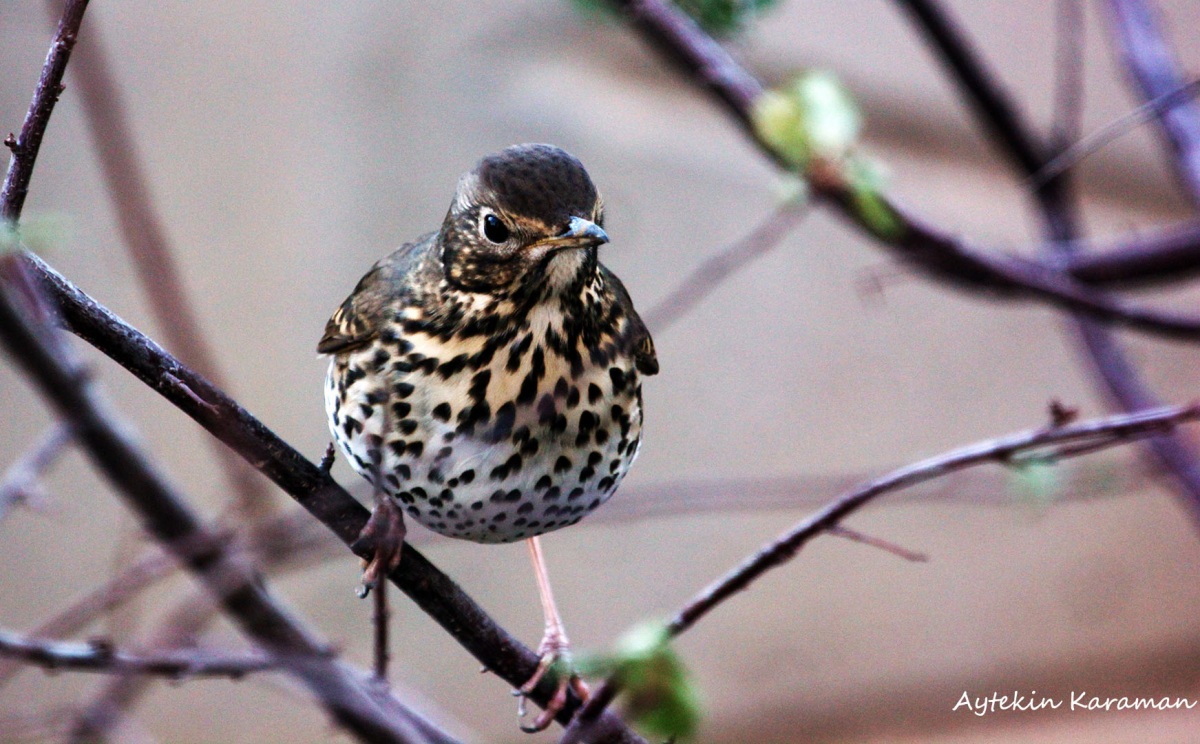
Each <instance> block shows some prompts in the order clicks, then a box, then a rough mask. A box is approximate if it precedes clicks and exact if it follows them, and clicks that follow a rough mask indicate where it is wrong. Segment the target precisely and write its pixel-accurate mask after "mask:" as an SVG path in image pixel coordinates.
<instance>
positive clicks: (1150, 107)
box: [1029, 80, 1200, 188]
mask: <svg viewBox="0 0 1200 744" xmlns="http://www.w3.org/2000/svg"><path fill="white" fill-rule="evenodd" d="M1198 94H1200V80H1192V81H1191V82H1188V83H1185V84H1183V85H1182V86H1180V87H1178V88H1176V89H1175V90H1172V91H1168V92H1167V93H1164V94H1162V95H1161V96H1159V97H1158V98H1155V99H1153V100H1150V101H1147V102H1146V103H1143V104H1142V105H1140V106H1138V107H1137V108H1135V109H1133V110H1132V111H1130V112H1129V113H1127V114H1124V115H1122V116H1119V117H1117V118H1116V119H1114V120H1112V121H1111V122H1109V123H1108V124H1105V125H1104V126H1102V127H1100V128H1099V129H1097V130H1095V131H1093V132H1090V133H1089V134H1088V135H1087V136H1086V137H1083V138H1082V139H1078V140H1076V141H1075V142H1074V144H1072V145H1071V146H1070V147H1067V148H1066V149H1064V150H1063V151H1062V152H1060V153H1059V154H1058V155H1055V156H1054V157H1053V158H1052V159H1051V160H1050V161H1049V162H1047V163H1046V164H1045V165H1043V166H1042V167H1041V168H1040V169H1038V172H1037V173H1034V174H1033V175H1032V176H1030V177H1029V184H1030V185H1031V186H1033V187H1034V188H1038V187H1040V186H1042V185H1043V184H1045V183H1047V182H1048V181H1051V180H1053V179H1055V178H1058V177H1059V176H1061V175H1063V174H1064V173H1066V172H1067V170H1068V169H1070V168H1074V167H1075V166H1076V165H1078V164H1079V162H1080V161H1081V160H1083V159H1084V158H1086V157H1088V156H1089V155H1091V154H1093V153H1095V152H1098V151H1099V150H1102V149H1104V148H1105V147H1107V146H1108V145H1109V144H1111V143H1112V142H1114V141H1115V140H1117V139H1119V138H1120V137H1122V136H1124V135H1125V134H1128V133H1129V132H1132V131H1133V130H1135V129H1137V128H1138V127H1140V126H1141V125H1143V124H1145V123H1146V122H1148V121H1150V120H1152V119H1154V117H1156V116H1161V115H1162V114H1163V113H1164V112H1166V111H1169V110H1170V109H1171V108H1172V107H1174V106H1178V105H1180V104H1183V103H1186V102H1188V101H1190V100H1192V99H1193V98H1195V97H1196V96H1197V95H1198Z"/></svg>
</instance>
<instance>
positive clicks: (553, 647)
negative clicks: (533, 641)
mask: <svg viewBox="0 0 1200 744" xmlns="http://www.w3.org/2000/svg"><path fill="white" fill-rule="evenodd" d="M540 652H541V655H542V657H541V659H540V660H539V661H538V666H537V669H536V670H535V671H534V673H533V676H532V677H530V678H529V681H528V682H526V683H525V684H523V685H521V688H520V689H518V690H513V695H515V696H517V697H518V698H519V700H518V702H517V717H518V718H524V717H525V714H526V713H527V710H526V705H525V702H526V700H527V699H528V698H529V696H530V695H531V694H533V691H534V689H536V688H537V686H538V683H539V682H541V681H542V678H543V677H545V676H546V674H547V673H549V672H550V671H551V670H553V672H554V674H555V675H556V676H557V678H558V679H557V684H556V685H555V687H554V694H553V695H552V696H551V697H550V700H549V701H547V702H546V707H545V708H544V709H543V710H542V712H541V713H539V714H538V717H537V718H535V719H534V720H533V723H531V724H525V723H521V724H520V726H521V730H522V731H524V732H525V733H527V734H534V733H537V732H538V731H545V730H546V729H547V728H549V726H550V724H551V723H553V722H554V719H555V717H556V716H558V714H559V713H560V712H561V711H562V709H563V708H564V707H566V704H567V693H568V691H572V692H574V693H575V694H576V695H577V696H578V697H579V699H580V700H581V701H583V702H587V699H588V698H589V697H590V696H591V691H590V690H588V686H587V685H586V684H585V683H584V681H583V680H582V679H580V678H579V675H578V674H576V673H575V669H574V667H573V666H572V664H571V654H570V652H569V650H568V648H567V646H566V645H565V644H560V643H556V642H555V641H554V639H552V638H547V639H546V640H544V641H542V647H541V649H540Z"/></svg>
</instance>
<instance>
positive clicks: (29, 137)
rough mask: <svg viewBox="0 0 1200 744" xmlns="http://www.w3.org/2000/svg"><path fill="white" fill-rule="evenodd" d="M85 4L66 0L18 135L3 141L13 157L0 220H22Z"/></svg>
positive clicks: (1, 194) (2, 189) (1, 198)
mask: <svg viewBox="0 0 1200 744" xmlns="http://www.w3.org/2000/svg"><path fill="white" fill-rule="evenodd" d="M87 4H88V0H68V2H67V4H66V7H65V8H64V9H63V12H62V17H61V19H60V20H59V22H58V29H57V31H56V32H55V34H54V41H53V42H51V44H50V52H49V54H47V55H46V63H45V64H44V65H43V66H42V75H41V77H40V78H39V79H38V83H37V87H36V88H35V89H34V91H33V102H32V103H30V104H29V113H28V114H26V115H25V123H24V124H23V125H22V126H21V134H20V135H19V136H18V137H16V138H15V139H13V138H11V136H10V138H9V139H8V140H6V141H5V144H7V145H8V148H9V149H10V150H12V159H11V160H10V161H9V164H8V173H7V174H6V175H5V178H4V186H3V187H0V222H8V223H16V222H17V221H18V220H19V219H21V210H22V209H23V208H24V206H25V196H26V195H27V194H28V193H29V180H30V179H31V178H33V165H34V163H35V162H37V156H38V150H40V149H41V146H42V136H43V135H44V134H45V133H46V125H47V124H49V123H50V114H51V113H52V112H53V111H54V104H56V103H58V97H59V95H61V94H62V92H63V84H62V80H63V75H64V74H65V73H66V71H67V62H68V60H70V58H71V48H72V47H74V46H75V38H76V36H77V35H78V34H79V25H80V24H81V23H83V13H84V11H85V10H87Z"/></svg>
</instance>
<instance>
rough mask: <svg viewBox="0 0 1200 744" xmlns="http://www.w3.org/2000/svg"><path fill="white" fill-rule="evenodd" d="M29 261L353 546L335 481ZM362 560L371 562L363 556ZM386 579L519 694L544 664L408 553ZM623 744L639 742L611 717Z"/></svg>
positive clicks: (356, 527) (129, 362)
mask: <svg viewBox="0 0 1200 744" xmlns="http://www.w3.org/2000/svg"><path fill="white" fill-rule="evenodd" d="M24 260H25V263H26V265H27V266H28V267H29V268H30V270H31V271H32V272H33V273H34V274H35V275H36V276H37V278H38V280H39V282H40V285H41V287H42V288H43V289H44V291H45V292H46V294H47V296H49V297H51V298H52V299H53V300H54V301H55V302H56V303H57V305H58V310H59V311H60V313H61V314H62V319H63V321H64V322H66V324H67V326H68V327H69V328H70V330H71V331H73V332H74V333H75V334H77V335H78V336H80V337H81V338H83V339H84V340H86V341H87V342H88V343H90V344H92V345H93V346H95V347H96V348H97V349H99V350H100V351H101V352H102V353H104V354H106V355H108V356H109V357H110V358H112V359H113V360H114V361H116V362H117V363H118V364H120V365H121V366H123V367H125V368H126V369H128V370H129V371H130V372H132V373H133V374H134V375H135V376H137V377H138V378H139V379H141V380H142V381H143V382H145V383H146V384H147V385H148V386H149V387H150V388H151V389H152V390H155V391H156V392H158V393H159V394H160V395H162V396H164V397H165V398H166V399H167V400H169V401H170V402H171V403H173V404H174V405H175V406H177V407H178V408H179V409H180V410H182V411H183V412H184V413H186V414H187V415H188V416H191V417H192V418H193V419H194V420H195V421H196V422H197V423H199V424H200V425H201V426H203V427H204V428H206V429H208V430H209V431H210V432H211V433H212V434H213V435H214V436H216V437H217V438H218V439H220V440H221V441H222V442H224V443H225V444H226V445H228V446H229V447H230V448H232V449H233V450H234V451H235V452H237V453H238V455H239V456H241V457H242V458H243V459H245V460H246V461H247V462H249V463H250V464H251V465H253V466H254V467H255V468H256V469H257V470H258V471H259V472H261V473H263V474H264V475H266V476H267V477H268V478H270V479H271V480H273V481H274V482H275V483H276V484H277V485H279V487H280V488H282V489H283V490H284V491H286V492H287V493H288V494H290V495H291V496H292V497H293V498H294V499H295V500H296V501H297V502H298V503H299V504H300V505H301V506H303V507H304V508H305V509H306V510H307V511H308V512H309V513H310V514H312V515H313V516H314V517H316V518H317V519H318V520H320V521H321V522H322V523H323V524H324V525H325V526H326V527H328V528H329V529H330V530H332V531H333V532H334V534H335V535H336V536H337V537H338V539H340V540H341V541H342V542H343V543H345V544H346V545H351V544H352V543H354V542H355V541H356V540H357V538H358V536H359V534H360V533H361V532H362V528H363V526H364V525H365V524H366V522H367V518H368V513H367V510H366V509H365V508H363V507H362V505H360V504H359V503H358V502H357V501H355V500H354V498H353V497H351V496H350V494H348V493H346V491H345V490H344V489H343V488H341V487H340V486H339V485H338V484H337V483H335V482H334V481H333V480H332V478H330V477H329V474H328V473H325V472H322V471H320V470H319V469H318V468H317V466H316V465H314V464H313V463H311V462H309V461H308V460H306V459H305V458H304V457H303V456H302V455H301V454H300V453H299V452H297V451H296V450H295V449H293V448H292V447H290V446H289V445H288V444H287V443H286V442H284V441H283V440H281V439H280V438H279V437H278V436H277V435H276V434H275V433H274V432H272V431H271V430H270V429H268V428H267V427H266V426H264V425H263V424H262V422H260V421H259V420H258V419H256V418H254V417H253V416H251V415H250V413H248V412H247V411H246V410H245V409H244V408H242V407H241V406H240V405H238V404H237V403H236V402H235V401H234V400H233V399H231V398H230V397H229V396H228V395H226V394H225V393H224V392H222V391H221V390H220V389H218V388H217V387H216V386H214V385H213V384H212V383H211V382H209V381H208V380H206V379H204V378H203V377H202V376H200V375H198V374H196V373H195V372H194V371H192V370H191V369H189V368H188V367H186V366H185V365H183V364H182V363H181V362H179V360H177V359H175V358H174V357H172V356H171V355H170V354H168V353H167V352H166V351H164V350H163V349H162V347H160V346H159V345H158V344H156V343H155V342H154V341H153V340H152V339H150V338H148V337H147V336H145V335H144V334H142V333H140V332H139V331H137V330H136V329H134V328H133V327H131V326H130V325H128V324H127V323H125V322H124V321H123V320H121V319H120V318H118V317H117V316H116V315H114V314H113V313H112V312H111V311H110V310H108V309H107V308H105V307H103V306H102V305H100V304H99V303H97V302H96V301H95V300H93V299H92V298H91V297H88V296H87V295H86V294H85V293H84V292H82V291H81V290H80V289H79V288H78V287H76V286H75V285H74V284H72V283H71V282H70V281H68V280H67V279H65V278H64V277H63V276H62V275H61V274H58V273H57V272H56V271H54V270H53V269H52V268H50V267H49V266H48V265H47V264H46V263H45V262H44V261H42V260H41V259H39V258H38V257H37V256H34V255H32V254H25V255H24ZM359 557H362V558H367V557H370V556H368V555H366V554H365V553H364V554H362V555H360V556H359ZM389 578H390V579H391V580H392V582H393V583H395V584H396V585H397V586H398V587H399V588H400V589H401V591H403V592H404V593H405V594H407V595H408V596H409V598H411V599H412V600H413V601H414V602H416V603H417V605H418V606H420V607H421V609H422V610H423V611H424V612H425V613H426V614H428V615H429V616H430V617H431V618H433V619H434V620H435V621H436V622H437V623H438V624H440V625H441V626H442V627H443V628H444V629H445V630H446V631H447V632H448V633H450V635H451V636H452V637H454V639H455V640H457V641H458V642H459V643H460V644H461V645H462V646H463V647H464V648H465V649H466V650H467V651H469V652H470V653H471V654H472V655H473V656H475V658H476V659H478V660H479V661H480V662H481V663H483V665H484V666H485V667H487V668H488V669H490V670H491V671H494V672H495V673H496V674H497V675H498V676H499V677H500V678H502V679H504V680H505V681H507V682H508V683H509V684H511V685H513V686H514V687H519V686H520V685H521V684H522V683H524V682H525V680H528V679H529V678H530V677H531V676H533V672H534V670H535V669H536V668H537V664H538V656H537V655H536V654H535V653H534V652H533V651H531V650H530V649H529V648H528V647H526V646H525V645H524V644H522V643H521V642H520V641H518V640H517V639H516V638H514V637H513V636H512V635H510V634H509V633H508V632H507V631H506V630H504V629H503V628H501V627H500V626H499V625H497V624H496V622H495V621H494V620H492V619H491V618H490V617H489V616H488V615H487V613H485V612H484V611H483V609H482V608H480V607H479V606H478V605H477V604H476V603H475V602H474V601H473V600H472V599H471V598H470V597H469V596H467V594H466V593H465V592H463V591H462V589H461V588H460V587H459V586H458V585H457V584H455V583H454V582H453V581H452V580H451V579H450V578H449V577H447V576H446V575H445V574H444V573H442V572H441V571H439V570H438V569H437V568H436V567H435V566H433V564H431V563H430V562H429V561H428V559H426V558H425V557H424V556H423V555H421V553H419V552H418V551H417V550H415V549H413V548H412V547H411V546H409V545H405V547H404V553H403V558H402V559H401V561H400V565H399V567H398V568H397V569H396V570H395V571H393V572H392V573H391V574H390V575H389ZM553 694H554V684H553V682H552V681H550V680H547V681H546V682H545V683H544V684H540V685H538V687H537V688H536V689H535V690H534V692H533V693H532V695H531V699H532V700H534V702H536V703H538V704H539V705H543V706H544V705H545V704H546V702H547V701H548V700H549V699H550V697H551V695H553ZM577 707H578V701H577V700H576V699H574V698H572V699H571V700H570V701H569V703H568V705H567V706H566V707H565V708H564V709H563V711H562V712H561V713H560V714H559V716H558V720H559V721H560V722H562V723H564V724H565V723H567V722H568V721H569V720H570V717H571V716H572V715H573V714H574V711H575V710H576V708H577ZM613 722H614V727H615V730H617V731H619V732H620V735H621V737H623V738H620V739H614V740H613V741H628V742H635V741H640V740H641V739H640V738H638V737H636V735H634V734H633V733H631V732H630V731H629V729H628V728H627V727H624V726H623V724H620V722H619V720H618V719H616V718H615V717H613Z"/></svg>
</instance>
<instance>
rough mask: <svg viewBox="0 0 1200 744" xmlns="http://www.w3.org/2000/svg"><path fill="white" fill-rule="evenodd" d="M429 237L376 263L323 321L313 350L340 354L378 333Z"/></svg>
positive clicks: (400, 294) (428, 241) (405, 289)
mask: <svg viewBox="0 0 1200 744" xmlns="http://www.w3.org/2000/svg"><path fill="white" fill-rule="evenodd" d="M433 239H434V235H433V234H431V235H427V236H425V237H424V238H423V239H422V240H420V241H418V242H416V243H406V244H405V245H403V246H401V247H400V248H399V249H397V250H396V251H395V252H393V253H392V254H391V255H389V256H387V257H385V258H383V259H381V260H380V261H379V262H378V263H376V264H375V266H373V267H372V268H371V270H370V271H368V272H367V273H366V275H365V276H363V278H362V279H360V280H359V282H358V285H357V286H356V287H355V288H354V291H353V292H351V293H350V296H349V297H347V298H346V300H345V301H344V302H343V303H342V304H341V307H339V308H338V309H337V310H335V311H334V313H333V317H331V318H330V319H329V322H328V323H326V324H325V333H324V335H322V336H321V340H320V341H318V342H317V353H319V354H341V353H343V352H346V351H352V350H354V349H357V348H360V347H363V346H366V345H367V344H369V343H371V341H373V340H374V339H375V337H376V336H377V335H378V334H379V329H380V325H381V323H382V321H383V320H384V318H385V317H386V314H387V313H386V311H387V309H388V308H389V307H390V306H392V305H393V304H395V303H396V301H397V300H400V299H402V298H403V297H404V295H405V294H406V293H407V292H408V291H409V290H408V289H407V286H408V281H407V280H408V279H409V274H410V273H411V272H412V271H413V270H415V269H416V266H417V263H418V260H419V258H420V257H421V255H423V253H424V252H425V251H427V250H429V248H430V246H431V245H432V244H433Z"/></svg>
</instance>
